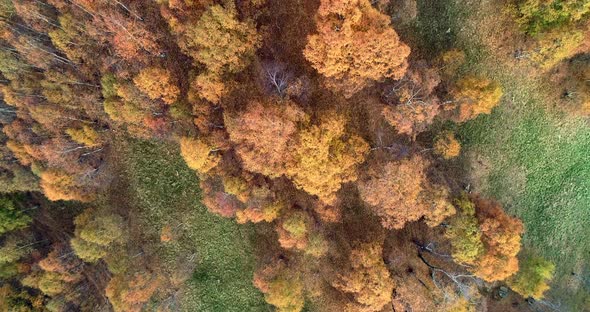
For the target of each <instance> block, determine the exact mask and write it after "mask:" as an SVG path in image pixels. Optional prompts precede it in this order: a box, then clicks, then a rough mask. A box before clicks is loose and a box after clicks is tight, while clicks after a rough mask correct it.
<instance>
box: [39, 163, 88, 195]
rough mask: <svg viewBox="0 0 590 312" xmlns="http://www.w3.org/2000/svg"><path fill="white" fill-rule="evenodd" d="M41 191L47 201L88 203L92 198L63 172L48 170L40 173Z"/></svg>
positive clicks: (68, 174)
mask: <svg viewBox="0 0 590 312" xmlns="http://www.w3.org/2000/svg"><path fill="white" fill-rule="evenodd" d="M40 186H41V189H42V190H43V194H45V196H46V197H47V198H48V199H49V200H53V201H56V200H77V201H81V202H89V201H91V200H92V199H93V198H94V196H93V195H92V194H89V193H88V192H85V190H84V189H83V188H82V187H80V186H79V185H78V184H77V183H76V181H75V179H74V177H73V176H72V175H71V174H70V173H67V172H65V171H61V170H58V169H49V170H45V171H43V172H42V173H41V182H40Z"/></svg>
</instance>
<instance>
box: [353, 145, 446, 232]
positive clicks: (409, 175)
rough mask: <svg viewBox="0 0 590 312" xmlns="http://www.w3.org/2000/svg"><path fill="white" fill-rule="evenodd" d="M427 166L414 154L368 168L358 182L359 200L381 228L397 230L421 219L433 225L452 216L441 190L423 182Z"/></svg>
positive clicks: (444, 193)
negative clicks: (366, 206) (377, 218)
mask: <svg viewBox="0 0 590 312" xmlns="http://www.w3.org/2000/svg"><path fill="white" fill-rule="evenodd" d="M427 167H428V162H427V161H426V160H425V159H424V158H422V157H421V156H418V155H415V156H412V157H411V158H409V159H403V160H401V161H397V162H389V163H385V164H380V165H377V166H375V167H372V168H370V169H369V173H368V177H367V178H366V179H364V180H363V181H361V182H359V191H360V195H361V198H362V199H363V200H364V201H365V202H366V203H367V204H368V205H369V207H370V209H371V211H372V212H373V213H374V214H376V215H377V216H379V217H380V218H381V224H382V225H383V226H384V227H385V228H388V229H401V228H403V227H404V225H405V224H406V223H407V222H412V221H417V220H419V219H420V218H422V217H425V218H426V220H427V223H428V224H429V225H431V226H434V225H437V224H439V223H440V222H442V220H443V219H444V218H445V217H446V216H448V215H451V214H453V213H454V209H452V207H450V206H449V203H448V202H447V200H446V198H447V192H446V191H445V190H444V188H442V187H434V186H432V185H430V184H429V182H428V181H427V179H426V168H427Z"/></svg>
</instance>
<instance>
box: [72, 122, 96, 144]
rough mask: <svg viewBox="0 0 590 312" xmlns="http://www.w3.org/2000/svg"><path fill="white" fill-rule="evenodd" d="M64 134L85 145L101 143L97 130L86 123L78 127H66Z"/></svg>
mask: <svg viewBox="0 0 590 312" xmlns="http://www.w3.org/2000/svg"><path fill="white" fill-rule="evenodd" d="M66 134H67V135H69V136H70V138H72V141H74V142H76V143H78V144H82V145H84V146H87V147H95V146H97V145H100V144H101V142H100V135H99V134H98V132H97V131H96V130H94V129H93V128H92V127H90V126H87V125H83V126H82V128H79V129H76V128H69V129H66Z"/></svg>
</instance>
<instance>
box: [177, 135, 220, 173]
mask: <svg viewBox="0 0 590 312" xmlns="http://www.w3.org/2000/svg"><path fill="white" fill-rule="evenodd" d="M214 149H215V148H214V147H211V146H209V144H207V143H206V142H205V141H203V140H202V139H196V138H191V137H182V138H181V139H180V154H181V155H182V158H184V161H186V164H187V165H188V166H189V168H191V169H193V170H196V171H197V172H199V173H201V174H206V173H207V172H209V170H211V169H213V168H215V166H217V164H218V163H219V161H220V160H221V157H220V156H219V155H218V154H216V153H215V151H214Z"/></svg>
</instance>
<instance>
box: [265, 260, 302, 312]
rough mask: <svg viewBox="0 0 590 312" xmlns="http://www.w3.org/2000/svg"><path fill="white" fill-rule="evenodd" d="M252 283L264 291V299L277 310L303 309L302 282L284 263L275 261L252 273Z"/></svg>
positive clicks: (297, 311)
mask: <svg viewBox="0 0 590 312" xmlns="http://www.w3.org/2000/svg"><path fill="white" fill-rule="evenodd" d="M254 285H255V286H256V287H257V288H258V289H260V291H261V292H262V293H264V299H265V300H266V302H268V303H269V304H271V305H273V306H275V307H276V308H277V311H278V312H299V311H301V310H302V309H303V305H304V297H303V282H302V279H301V277H300V276H299V274H298V273H297V272H295V271H294V270H290V269H289V268H287V266H286V265H285V263H283V262H276V263H273V264H270V265H267V266H266V267H263V268H261V269H260V270H258V271H256V273H254Z"/></svg>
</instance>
